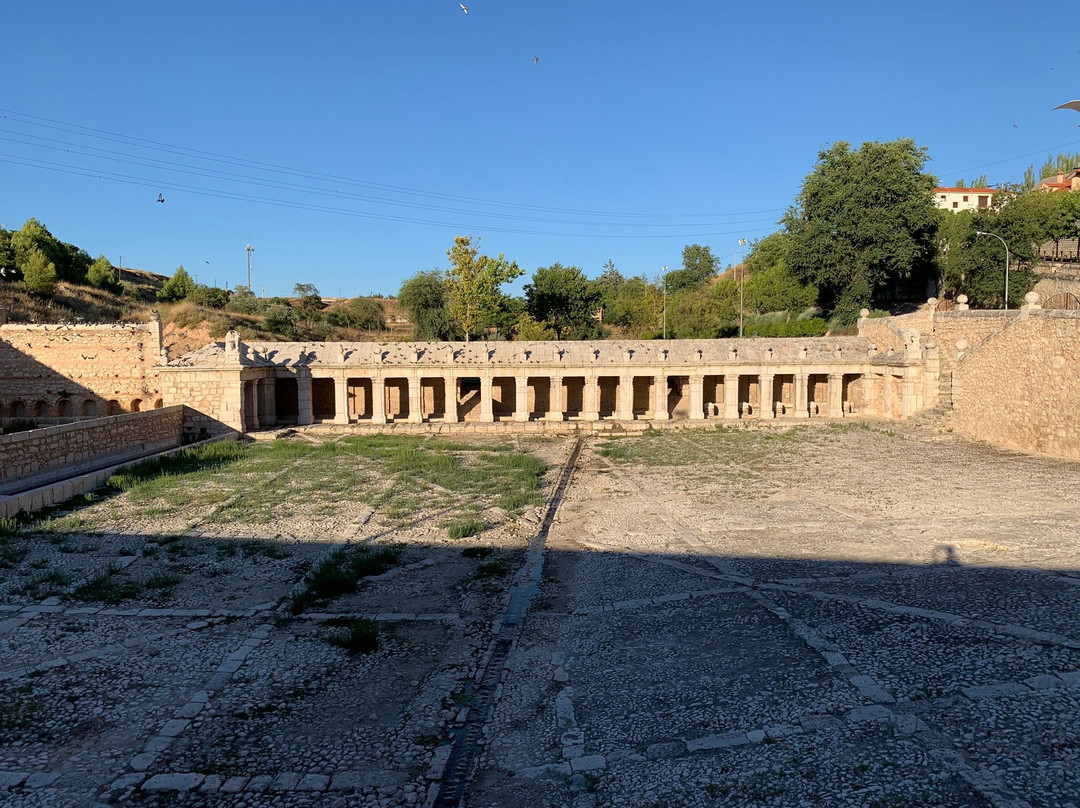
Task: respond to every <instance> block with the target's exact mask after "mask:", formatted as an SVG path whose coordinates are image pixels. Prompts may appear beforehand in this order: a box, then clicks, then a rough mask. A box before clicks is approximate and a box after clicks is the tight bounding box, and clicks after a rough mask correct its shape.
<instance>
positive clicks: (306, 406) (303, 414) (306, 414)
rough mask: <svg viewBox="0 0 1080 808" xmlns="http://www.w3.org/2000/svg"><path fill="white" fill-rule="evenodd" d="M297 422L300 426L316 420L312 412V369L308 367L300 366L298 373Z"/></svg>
mask: <svg viewBox="0 0 1080 808" xmlns="http://www.w3.org/2000/svg"><path fill="white" fill-rule="evenodd" d="M296 404H297V409H298V412H297V417H296V423H297V424H298V425H300V426H308V425H309V424H311V423H312V422H313V421H314V420H315V416H313V415H312V413H311V371H310V370H308V369H307V368H306V367H302V368H300V370H299V371H297V374H296Z"/></svg>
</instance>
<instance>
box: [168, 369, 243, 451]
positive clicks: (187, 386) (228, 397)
mask: <svg viewBox="0 0 1080 808" xmlns="http://www.w3.org/2000/svg"><path fill="white" fill-rule="evenodd" d="M160 384H161V396H162V399H163V400H164V402H165V404H166V405H173V404H183V405H185V406H186V407H189V408H190V409H191V410H192V412H191V413H189V414H188V417H187V419H186V424H185V429H186V434H188V439H189V440H190V439H199V438H204V437H207V436H209V435H216V434H220V433H221V432H225V431H228V430H229V429H230V428H232V429H238V430H242V429H243V428H244V424H243V410H242V407H241V389H242V385H243V382H242V380H241V371H240V370H239V369H238V368H231V369H229V370H224V369H222V370H216V369H213V368H207V369H199V370H190V369H184V370H181V371H175V370H166V371H165V372H162V373H161V374H160Z"/></svg>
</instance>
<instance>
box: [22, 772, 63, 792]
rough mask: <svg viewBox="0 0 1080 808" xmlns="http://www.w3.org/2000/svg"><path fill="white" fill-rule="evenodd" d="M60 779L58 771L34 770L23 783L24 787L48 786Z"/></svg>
mask: <svg viewBox="0 0 1080 808" xmlns="http://www.w3.org/2000/svg"><path fill="white" fill-rule="evenodd" d="M59 779H60V772H34V773H33V774H31V775H30V776H29V777H27V778H26V782H25V783H23V786H24V787H25V788H48V787H49V786H51V785H52V784H53V783H55V782H56V781H57V780H59Z"/></svg>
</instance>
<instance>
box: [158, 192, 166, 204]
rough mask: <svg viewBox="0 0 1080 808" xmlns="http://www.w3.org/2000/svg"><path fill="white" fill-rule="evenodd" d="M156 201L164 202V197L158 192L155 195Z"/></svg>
mask: <svg viewBox="0 0 1080 808" xmlns="http://www.w3.org/2000/svg"><path fill="white" fill-rule="evenodd" d="M157 201H158V202H164V201H165V197H163V196H162V195H161V194H158V195H157Z"/></svg>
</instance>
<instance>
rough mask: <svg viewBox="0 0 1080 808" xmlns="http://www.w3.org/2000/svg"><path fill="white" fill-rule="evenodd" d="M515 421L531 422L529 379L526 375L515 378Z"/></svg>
mask: <svg viewBox="0 0 1080 808" xmlns="http://www.w3.org/2000/svg"><path fill="white" fill-rule="evenodd" d="M514 420H515V421H517V422H518V423H523V422H525V421H528V420H529V377H528V376H526V375H524V374H522V375H520V376H515V377H514Z"/></svg>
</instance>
